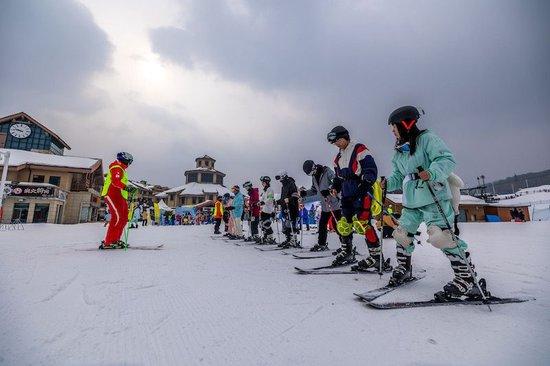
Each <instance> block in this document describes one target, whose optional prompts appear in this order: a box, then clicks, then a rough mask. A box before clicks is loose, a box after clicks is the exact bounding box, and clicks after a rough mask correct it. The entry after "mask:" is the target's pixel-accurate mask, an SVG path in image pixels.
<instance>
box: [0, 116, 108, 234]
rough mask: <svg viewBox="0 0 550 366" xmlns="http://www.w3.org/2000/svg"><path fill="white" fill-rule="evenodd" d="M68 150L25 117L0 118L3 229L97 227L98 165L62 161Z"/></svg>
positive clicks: (100, 172) (83, 160)
mask: <svg viewBox="0 0 550 366" xmlns="http://www.w3.org/2000/svg"><path fill="white" fill-rule="evenodd" d="M66 149H67V150H70V149H71V148H70V146H69V145H68V144H67V143H66V142H65V141H64V140H63V139H62V138H61V137H60V136H58V135H57V134H56V133H55V132H53V131H52V130H50V129H49V128H48V127H46V126H45V125H43V124H42V123H40V122H38V121H37V120H36V119H34V118H33V117H31V116H30V115H28V114H27V113H25V112H20V113H16V114H12V115H9V116H6V117H2V118H0V152H2V154H1V157H2V161H0V171H1V170H3V163H4V161H3V159H5V158H6V156H7V155H9V157H8V173H7V186H6V189H5V190H4V193H5V195H4V197H5V198H4V201H3V203H2V211H1V212H2V216H1V220H2V222H3V223H10V222H22V223H39V222H47V223H63V224H74V223H79V222H89V221H97V219H98V217H99V211H100V208H101V198H100V194H99V192H100V191H101V187H102V185H103V179H104V178H103V164H102V161H101V159H96V158H87V157H77V156H67V155H65V150H66Z"/></svg>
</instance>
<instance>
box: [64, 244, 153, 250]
mask: <svg viewBox="0 0 550 366" xmlns="http://www.w3.org/2000/svg"><path fill="white" fill-rule="evenodd" d="M163 247H164V244H159V245H132V246H129V247H123V248H112V249H99V248H84V249H75V250H76V251H79V252H94V251H104V252H108V251H115V250H162V248H163Z"/></svg>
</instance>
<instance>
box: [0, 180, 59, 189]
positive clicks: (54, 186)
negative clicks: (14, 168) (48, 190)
mask: <svg viewBox="0 0 550 366" xmlns="http://www.w3.org/2000/svg"><path fill="white" fill-rule="evenodd" d="M6 184H12V181H9V180H7V181H6ZM17 185H19V186H29V187H52V188H59V187H58V186H56V185H55V184H51V183H37V182H17Z"/></svg>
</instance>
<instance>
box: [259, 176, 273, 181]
mask: <svg viewBox="0 0 550 366" xmlns="http://www.w3.org/2000/svg"><path fill="white" fill-rule="evenodd" d="M260 182H265V183H271V178H269V177H268V176H267V175H263V176H261V177H260Z"/></svg>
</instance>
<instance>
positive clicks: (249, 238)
mask: <svg viewBox="0 0 550 366" xmlns="http://www.w3.org/2000/svg"><path fill="white" fill-rule="evenodd" d="M244 241H245V242H247V243H249V242H251V241H256V240H255V239H254V237H253V236H249V237H248V238H245V239H244Z"/></svg>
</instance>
